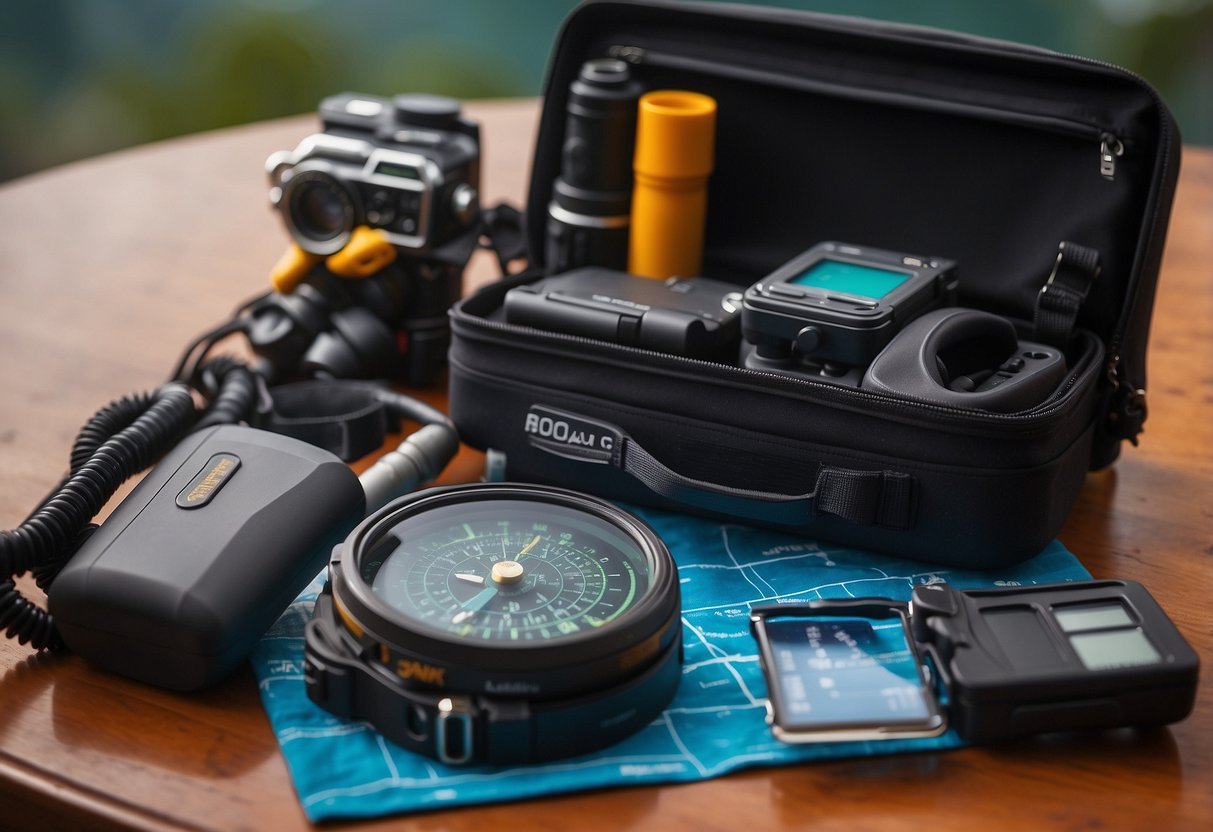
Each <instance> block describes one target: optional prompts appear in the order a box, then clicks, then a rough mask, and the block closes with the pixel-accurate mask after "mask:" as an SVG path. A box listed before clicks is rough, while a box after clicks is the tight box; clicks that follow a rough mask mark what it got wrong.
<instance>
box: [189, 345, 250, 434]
mask: <svg viewBox="0 0 1213 832" xmlns="http://www.w3.org/2000/svg"><path fill="white" fill-rule="evenodd" d="M199 375H200V376H201V383H202V387H203V392H204V393H207V394H213V395H212V396H211V403H210V405H209V406H208V407H207V409H206V412H205V413H204V414H203V415H202V418H200V419H199V420H198V424H196V425H195V426H194V430H202V429H203V428H209V427H211V426H212V425H231V424H235V423H237V422H246V421H249V419H250V418H251V417H252V415H253V411H254V409H255V408H256V406H257V376H256V374H255V373H253V371H252V370H250V369H249V368H248V365H246V364H245V363H244V362H243V361H239V360H238V359H235V358H229V357H227V356H220V357H218V358H214V359H211V360H210V361H208V362H207V363H206V364H205V365H203V367H202V369H201V370H200V371H199Z"/></svg>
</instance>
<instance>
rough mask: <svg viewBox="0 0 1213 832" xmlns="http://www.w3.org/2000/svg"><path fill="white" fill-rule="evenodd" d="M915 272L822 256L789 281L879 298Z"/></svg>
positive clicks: (842, 292)
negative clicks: (822, 258) (910, 272)
mask: <svg viewBox="0 0 1213 832" xmlns="http://www.w3.org/2000/svg"><path fill="white" fill-rule="evenodd" d="M910 277H912V275H910V274H907V273H906V272H899V271H894V270H892V269H881V268H877V267H875V266H860V265H858V264H855V263H844V262H843V261H841V260H830V259H825V260H818V261H817V262H816V263H814V264H813V265H811V266H809V267H808V268H807V269H805V270H804V271H803V272H801V273H800V274H798V275H796V276H795V277H793V278H791V279H789V280H788V281H787V282H788V283H795V284H796V285H797V286H807V287H809V288H813V289H822V290H824V291H828V292H837V293H839V294H844V295H854V296H856V297H862V298H871V299H872V300H879V299H880V298H883V297H884V296H885V295H887V294H888V293H889V292H891V291H893V290H894V289H896V288H897V287H898V286H900V285H901V284H903V283H905V282H906V281H907V280H909V279H910Z"/></svg>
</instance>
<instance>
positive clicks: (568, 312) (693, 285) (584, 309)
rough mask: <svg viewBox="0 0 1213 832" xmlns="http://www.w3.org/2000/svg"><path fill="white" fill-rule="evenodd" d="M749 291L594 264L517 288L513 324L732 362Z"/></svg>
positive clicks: (508, 302) (510, 303) (509, 313)
mask: <svg viewBox="0 0 1213 832" xmlns="http://www.w3.org/2000/svg"><path fill="white" fill-rule="evenodd" d="M740 313H741V291H740V290H739V289H738V287H736V286H734V285H732V284H731V283H724V282H722V281H719V280H709V279H708V278H706V277H694V278H681V277H671V278H669V279H668V280H653V279H651V278H647V277H637V276H635V275H631V274H627V273H626V272H618V271H614V270H612V269H602V268H597V267H594V266H587V267H585V268H581V269H574V270H572V271H570V272H566V273H564V274H560V275H554V276H552V277H547V278H544V279H543V280H540V281H538V282H536V283H532V284H530V285H527V286H517V287H515V288H513V289H510V291H509V292H507V293H506V295H505V319H506V321H507V322H508V323H512V324H522V325H524V326H533V327H537V328H539V329H546V330H549V331H552V332H564V333H567V334H570V335H581V336H583V337H587V338H596V339H598V340H601V341H611V342H614V343H617V344H623V345H625V346H629V347H640V348H641V349H648V350H655V351H657V352H666V353H671V354H673V355H682V356H686V357H688V358H699V359H704V360H709V361H724V362H727V363H732V361H733V360H735V358H736V355H737V344H738V340H739V339H738V336H739V334H740Z"/></svg>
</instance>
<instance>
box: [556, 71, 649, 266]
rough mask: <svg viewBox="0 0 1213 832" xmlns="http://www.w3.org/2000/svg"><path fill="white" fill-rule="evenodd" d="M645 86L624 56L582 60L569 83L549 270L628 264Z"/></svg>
mask: <svg viewBox="0 0 1213 832" xmlns="http://www.w3.org/2000/svg"><path fill="white" fill-rule="evenodd" d="M642 89H643V88H642V86H641V84H640V83H639V82H638V81H634V80H632V77H631V71H630V70H629V68H628V65H627V64H626V63H624V62H623V61H619V60H615V59H611V58H603V59H597V60H592V61H587V62H586V63H585V64H584V65H582V67H581V72H580V73H579V75H578V77H577V79H576V80H575V81H573V83H572V84H571V85H570V86H569V99H568V105H567V108H566V113H567V121H566V122H565V134H564V144H563V146H562V148H561V169H560V176H559V177H558V178H557V179H556V181H555V182H554V184H553V193H552V201H551V203H550V205H549V206H548V223H547V240H546V245H545V250H544V255H545V256H544V262H545V264H546V266H547V269H548V272H549V273H557V272H563V271H567V270H569V269H571V268H576V267H578V266H586V265H593V266H604V267H607V268H615V269H622V268H624V266H626V264H627V249H628V223H629V217H630V212H631V207H630V206H631V196H632V180H633V175H632V151H633V147H634V144H635V139H636V102H637V100H638V99H639V98H640V93H641V92H642Z"/></svg>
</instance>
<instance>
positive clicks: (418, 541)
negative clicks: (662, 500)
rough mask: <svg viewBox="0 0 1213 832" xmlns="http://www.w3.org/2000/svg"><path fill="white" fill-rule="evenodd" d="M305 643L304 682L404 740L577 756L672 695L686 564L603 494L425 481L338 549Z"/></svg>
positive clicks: (317, 697)
mask: <svg viewBox="0 0 1213 832" xmlns="http://www.w3.org/2000/svg"><path fill="white" fill-rule="evenodd" d="M305 641H306V646H305V656H306V661H307V667H306V671H305V676H306V679H307V683H308V695H309V696H310V697H311V698H312V699H313V700H314V701H316V702H318V703H320V704H321V705H322V706H324V707H326V708H328V709H329V710H331V711H333V712H334V713H336V714H339V715H341V716H346V717H349V718H356V719H364V720H366V721H369V722H370V723H371V724H372V725H374V726H375V727H376V728H378V729H379V730H381V731H383V732H384V734H385V735H386V736H388V737H389V738H391V739H392V740H394V741H395V742H397V743H400V744H401V745H403V746H405V747H406V748H413V749H416V750H419V751H421V752H422V753H425V754H430V755H432V756H435V757H437V758H438V759H440V760H443V761H445V762H468V761H471V760H473V759H476V760H488V761H495V762H533V761H538V760H546V759H555V758H557V757H567V756H572V755H574V754H582V753H585V752H586V751H588V750H592V749H594V748H601V747H602V746H604V745H606V744H607V743H610V742H614V741H615V740H618V739H621V738H623V737H625V736H627V735H629V734H631V733H634V732H635V731H638V730H640V729H641V728H643V727H644V726H645V725H647V724H649V723H650V722H651V721H652V720H653V719H654V718H656V716H657V715H658V714H659V713H660V712H661V709H662V708H664V707H665V706H666V704H668V703H669V701H670V699H671V698H672V697H673V696H674V691H675V690H676V689H677V687H678V680H679V679H680V678H681V675H682V674H681V672H680V668H681V663H682V618H681V613H680V608H679V592H678V574H677V570H676V568H675V566H674V561H673V559H672V558H671V557H670V553H669V550H668V549H666V547H665V544H663V543H662V542H661V539H660V538H658V537H657V535H656V534H654V532H653V530H652V529H650V528H649V527H648V526H647V525H645V524H644V522H643V521H641V520H640V519H639V518H637V517H634V516H633V515H631V514H629V513H627V512H625V511H623V510H621V509H620V508H618V507H617V506H614V505H612V504H611V503H608V502H606V501H605V500H600V499H598V498H596V497H591V496H589V495H587V494H578V493H577V492H575V491H569V490H567V489H562V488H552V487H548V486H542V485H527V484H521V483H476V484H468V485H456V486H447V487H444V488H431V489H428V490H426V491H421V492H418V493H416V494H411V495H408V496H406V497H403V498H401V499H400V500H397V501H396V502H395V503H390V504H389V505H387V506H385V507H384V508H382V509H380V510H379V511H377V512H376V513H375V514H373V515H371V516H370V517H368V518H366V520H364V521H363V522H362V523H360V524H359V525H358V527H357V528H355V529H354V530H353V531H352V532H351V533H350V536H349V537H348V538H346V541H345V542H344V543H343V544H342V545H341V546H340V547H338V548H337V549H336V550H334V553H333V560H332V561H331V562H330V564H329V582H328V584H327V585H326V587H325V590H324V591H323V592H321V593H320V596H319V597H318V598H317V599H316V612H315V616H314V618H313V620H312V621H311V622H309V624H308V628H307V634H306V639H305ZM530 703H542V705H541V706H540V705H536V706H535V707H531V705H530ZM522 723H525V724H522Z"/></svg>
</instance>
